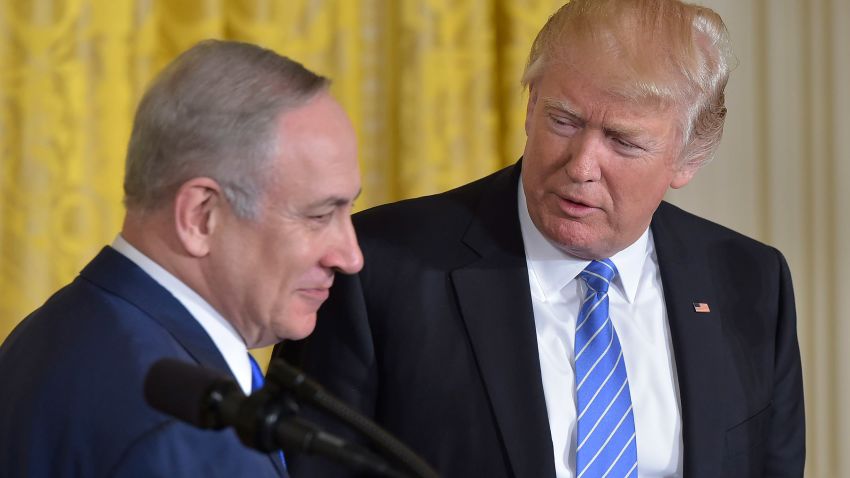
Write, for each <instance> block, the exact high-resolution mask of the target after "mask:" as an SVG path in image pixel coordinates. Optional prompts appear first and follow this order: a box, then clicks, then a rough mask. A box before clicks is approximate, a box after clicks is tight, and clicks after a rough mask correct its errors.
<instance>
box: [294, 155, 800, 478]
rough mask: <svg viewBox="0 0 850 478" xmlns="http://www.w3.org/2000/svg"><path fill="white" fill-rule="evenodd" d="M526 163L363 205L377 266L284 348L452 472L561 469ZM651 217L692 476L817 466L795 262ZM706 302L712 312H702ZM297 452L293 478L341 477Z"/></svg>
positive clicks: (362, 229)
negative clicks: (541, 333)
mask: <svg viewBox="0 0 850 478" xmlns="http://www.w3.org/2000/svg"><path fill="white" fill-rule="evenodd" d="M519 169H520V166H519V165H516V166H514V167H510V168H507V169H505V170H502V171H500V172H497V173H495V174H493V175H491V176H488V177H486V178H484V179H482V180H479V181H476V182H474V183H472V184H469V185H466V186H464V187H461V188H459V189H456V190H453V191H449V192H447V193H444V194H439V195H436V196H431V197H426V198H420V199H415V200H410V201H404V202H401V203H396V204H391V205H387V206H381V207H377V208H374V209H371V210H369V211H365V212H363V213H360V214H358V215H356V217H355V225H356V228H357V233H358V236H359V238H360V243H361V247H362V249H363V252H364V255H365V258H366V262H365V267H364V268H363V270H362V272H361V273H360V274H359V275H357V276H348V277H343V276H340V277H338V279H337V283H336V285H335V286H334V289H333V291H332V293H331V298H330V299H329V301H328V302H327V303H326V304H325V306H323V308H322V309H321V311H320V317H319V320H318V326H317V327H318V328H317V330H316V331H315V332H314V334H313V335H312V336H311V337H310V338H309V341H308V342H307V344H298V343H294V344H289V343H287V344H284V345H283V351H284V354H285V356H287V357H288V358H289V359H291V360H294V361H296V362H301V363H302V366H304V367H305V369H306V371H307V372H308V373H309V374H312V375H313V376H315V377H316V378H317V379H318V380H319V381H320V382H323V383H324V384H326V386H327V388H328V389H329V391H331V392H332V393H335V394H337V395H339V396H341V397H342V398H343V399H345V400H347V401H348V402H349V403H351V404H353V405H354V406H356V407H357V408H359V409H360V410H362V411H364V412H365V413H367V414H368V415H370V416H372V417H375V419H376V420H377V421H378V422H379V423H380V424H382V425H383V426H385V427H386V428H387V429H389V431H390V432H392V433H394V434H396V435H397V436H398V437H400V438H401V439H402V440H403V441H405V442H407V443H408V444H410V445H411V447H412V448H413V449H414V450H416V451H418V452H419V453H420V454H421V455H422V456H423V457H424V458H425V459H426V460H428V461H429V462H430V463H432V464H433V465H434V466H435V467H436V468H437V469H438V471H439V472H440V473H441V476H444V477H457V478H466V477H487V478H499V477H517V478H547V477H554V476H555V471H554V464H553V449H552V442H551V436H550V431H549V423H548V417H547V412H546V406H545V398H544V394H543V387H542V384H541V372H540V364H539V360H538V352H537V343H536V335H535V326H534V320H533V315H532V306H531V297H530V292H529V282H528V272H527V268H526V260H525V253H524V248H523V243H522V235H521V232H520V226H519V221H518V216H517V183H518V177H519ZM651 227H652V231H653V237H654V240H655V246H656V250H657V255H658V261H659V267H660V270H661V278H662V283H663V287H664V299H665V301H666V305H667V314H668V318H669V323H670V331H671V335H672V343H673V349H674V353H675V359H676V369H677V373H678V381H679V389H680V390H679V392H680V398H681V406H682V421H683V431H682V433H683V442H684V473H685V476H686V477H688V478H700V477H706V478H717V477H724V478H731V477H761V476H788V477H800V476H802V469H803V461H804V423H803V392H802V380H801V367H800V358H799V350H798V345H797V336H796V330H795V327H796V323H795V322H796V320H795V312H794V298H793V292H792V289H791V279H790V276H789V272H788V267H787V265H786V263H785V260H784V259H783V257H782V255H781V254H780V253H779V252H778V251H777V250H775V249H773V248H771V247H768V246H765V245H763V244H761V243H758V242H756V241H754V240H751V239H748V238H746V237H744V236H742V235H740V234H738V233H735V232H733V231H731V230H729V229H726V228H723V227H721V226H718V225H716V224H712V223H710V222H708V221H706V220H703V219H700V218H698V217H696V216H693V215H691V214H688V213H686V212H684V211H682V210H680V209H678V208H676V207H674V206H672V205H670V204H667V203H662V204H661V205H660V207H659V208H658V210H657V211H656V213H655V215H654V217H653V220H652V226H651ZM694 302H705V303H707V304H709V307H710V309H711V312H710V313H707V314H706V313H697V312H696V311H695V310H694V305H693V303H694ZM638 439H639V438H638ZM290 461H291V462H292V463H291V468H292V470H293V473H295V474H299V472H304V473H305V476H341V475H339V474H338V473H339V470H330V469H325V468H321V466H324V465H321V466H320V465H319V464H316V463H314V462H311V461H309V460H306V459H303V458H299V457H294V456H293V457H290Z"/></svg>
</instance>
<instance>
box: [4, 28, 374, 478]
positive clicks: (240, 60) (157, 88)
mask: <svg viewBox="0 0 850 478" xmlns="http://www.w3.org/2000/svg"><path fill="white" fill-rule="evenodd" d="M327 84H328V81H327V79H325V78H323V77H321V76H318V75H316V74H314V73H312V72H310V71H309V70H307V69H305V68H304V67H303V66H301V65H300V64H299V63H297V62H295V61H293V60H290V59H288V58H285V57H282V56H280V55H278V54H277V53H275V52H272V51H270V50H267V49H264V48H260V47H258V46H256V45H251V44H247V43H239V42H229V41H213V40H210V41H205V42H201V43H199V44H198V45H196V46H194V47H193V48H191V49H189V50H188V51H186V52H185V53H183V54H182V55H180V56H179V57H178V58H177V59H176V60H175V61H174V62H172V63H171V64H170V65H169V66H168V67H167V68H166V69H165V70H164V71H163V72H162V73H161V74H160V75H159V76H158V78H157V79H156V81H154V83H153V85H152V86H151V87H150V89H149V90H148V91H147V93H145V96H144V97H143V98H142V101H141V103H140V105H139V108H138V110H137V112H136V118H135V122H134V125H133V133H132V136H131V139H130V144H129V147H128V151H127V168H126V175H125V178H124V191H125V203H126V206H127V214H126V216H125V219H124V225H123V228H122V230H121V233H120V234H119V235H118V236H117V237H116V239H115V241H114V242H113V243H112V245H111V246H109V247H105V248H104V249H103V250H102V251H101V252H100V253H99V254H98V255H97V256H96V257H95V258H94V259H93V260H92V261H91V262H90V263H89V264H88V265H87V266H86V267H85V268H84V269H83V270H82V271H81V272H80V275H79V277H77V278H76V279H75V280H74V281H73V282H72V283H71V284H69V285H68V286H66V287H64V288H63V289H61V290H60V291H58V292H57V293H56V294H55V295H54V296H53V297H51V298H50V299H49V300H48V301H47V302H46V303H45V304H44V305H43V306H41V307H40V308H38V309H37V310H36V311H34V312H33V313H32V314H30V315H29V317H27V318H26V319H25V320H24V321H23V322H22V323H21V324H20V325H19V326H18V327H17V328H16V329H15V330H14V331H13V332H12V334H11V335H10V336H9V338H8V339H7V340H6V341H5V342H4V343H3V345H2V347H0V384H2V387H3V391H2V393H0V443H2V446H0V476H3V477H4V478H12V477H28V478H37V477H44V478H59V477H88V478H96V477H110V478H112V477H217V476H218V477H238V476H250V477H258V478H259V477H279V476H286V470H285V463H284V461H283V459H282V456H281V455H280V454H279V453H271V454H266V453H261V452H258V451H254V450H251V449H249V448H247V447H244V446H242V444H241V443H240V442H239V439H238V438H237V436H236V433H235V432H234V430H232V429H225V430H221V431H216V430H201V429H196V428H193V427H192V426H190V425H188V424H185V423H182V422H180V421H178V420H176V419H174V418H172V417H169V416H167V415H165V414H163V413H160V412H158V411H156V410H154V409H153V408H151V407H149V406H148V405H147V404H146V403H145V401H144V398H143V393H142V389H143V383H144V379H145V376H146V374H147V372H148V370H149V368H150V367H151V364H153V363H154V362H156V361H158V360H159V359H162V358H166V357H169V358H174V359H178V360H182V361H185V362H189V363H192V364H196V365H198V366H201V367H204V368H207V369H211V370H214V371H217V372H218V373H219V374H222V375H224V376H225V377H229V378H231V379H233V380H235V381H236V382H237V383H238V384H239V386H240V387H241V389H242V391H243V392H244V393H246V394H247V393H250V392H251V390H252V389H255V388H257V387H259V386H260V385H261V381H262V378H263V376H262V372H261V371H260V369H259V367H258V366H257V364H256V362H253V359H252V358H251V357H250V356H249V355H248V352H247V349H250V348H255V347H263V346H267V345H270V344H274V343H277V342H279V341H281V340H283V339H284V338H303V337H304V336H306V335H308V334H309V333H310V332H311V331H312V330H313V327H314V325H315V320H316V311H317V310H318V308H319V305H321V303H322V302H323V301H324V299H325V298H326V297H327V294H328V289H329V288H330V286H331V283H332V282H333V280H334V273H335V272H344V273H354V272H357V271H358V270H359V269H360V267H361V265H362V262H363V258H362V255H361V254H360V249H359V247H358V245H357V240H356V238H355V235H354V230H353V228H352V225H351V220H350V213H351V206H352V202H353V201H354V198H355V197H356V196H357V195H358V193H359V191H360V177H359V170H358V165H357V154H356V140H355V135H354V130H353V128H352V126H351V123H350V122H349V120H348V117H347V116H346V114H345V113H344V112H343V110H342V108H341V107H340V106H339V104H338V103H337V102H336V101H335V100H334V99H333V98H331V96H330V94H329V93H328V90H327ZM166 392H168V391H166ZM170 392H171V393H173V394H174V395H175V396H176V397H177V396H180V394H181V393H184V391H183V390H181V389H180V387H175V388H174V389H173V390H170ZM177 401H178V402H179V400H177ZM199 413H200V412H199Z"/></svg>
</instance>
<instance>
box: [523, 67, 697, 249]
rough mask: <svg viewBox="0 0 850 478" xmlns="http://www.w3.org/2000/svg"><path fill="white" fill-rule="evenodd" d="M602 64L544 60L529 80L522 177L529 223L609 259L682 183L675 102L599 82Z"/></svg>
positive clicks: (688, 172)
mask: <svg viewBox="0 0 850 478" xmlns="http://www.w3.org/2000/svg"><path fill="white" fill-rule="evenodd" d="M605 73H606V72H605V71H592V69H591V71H588V70H586V69H585V70H581V71H579V70H578V69H577V68H574V67H570V66H568V65H566V64H564V63H552V64H550V65H548V66H547V67H546V69H545V70H544V71H543V72H542V73H541V75H540V76H539V77H538V78H537V79H536V80H535V81H533V82H531V84H530V86H529V100H528V109H527V116H526V123H525V128H526V134H527V137H528V138H527V142H526V146H525V153H524V155H523V163H522V185H523V188H524V191H525V194H526V198H527V202H528V212H529V215H530V216H531V219H532V221H533V223H534V225H535V226H536V227H537V228H538V229H539V230H540V231H541V233H543V235H544V236H546V237H547V238H548V239H549V240H550V241H552V242H554V243H556V244H557V245H558V246H559V247H561V248H562V249H563V250H564V251H566V252H567V253H569V254H571V255H573V256H575V257H580V258H583V259H601V258H606V257H611V256H612V255H614V254H616V253H617V252H619V251H621V250H623V249H625V248H626V247H628V246H629V245H631V244H632V243H633V242H634V241H636V240H637V239H638V238H639V237H640V236H641V235H642V234H643V232H644V231H646V229H647V228H648V227H649V223H650V220H651V219H652V215H653V213H654V212H655V210H656V208H657V207H658V205H659V204H660V202H661V200H662V199H663V197H664V194H665V192H666V191H667V189H668V188H671V187H672V188H680V187H682V186H684V185H686V184H687V183H688V182H689V181H690V179H691V178H692V176H693V174H694V172H695V171H694V170H693V169H689V168H682V167H681V166H680V160H679V159H680V157H681V153H682V139H681V130H680V124H681V118H682V116H681V115H682V112H681V110H680V109H678V108H675V107H672V106H666V107H664V106H659V105H658V104H657V103H651V102H641V101H635V100H628V99H625V98H624V97H622V96H618V95H615V94H612V93H610V92H609V91H607V90H606V89H605V88H604V83H605V78H606V74H605Z"/></svg>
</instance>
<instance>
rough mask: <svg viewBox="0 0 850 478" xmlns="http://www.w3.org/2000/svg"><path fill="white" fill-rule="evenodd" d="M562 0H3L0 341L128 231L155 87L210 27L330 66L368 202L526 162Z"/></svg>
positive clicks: (215, 33)
mask: <svg viewBox="0 0 850 478" xmlns="http://www.w3.org/2000/svg"><path fill="white" fill-rule="evenodd" d="M560 3H562V2H561V0H0V152H2V156H0V340H2V339H4V338H5V337H6V336H7V335H8V334H9V333H10V332H11V330H12V328H13V327H14V326H15V325H16V324H17V323H18V322H19V321H20V320H21V319H22V318H23V317H24V316H25V315H26V314H27V313H28V312H30V311H31V310H33V309H34V308H35V307H37V306H39V305H40V304H41V303H42V302H43V301H44V300H45V299H46V298H47V297H48V296H49V295H50V294H51V293H52V292H54V291H55V290H57V289H58V288H59V287H61V286H62V285H63V284H65V283H67V282H69V281H70V280H71V279H73V277H74V276H75V275H76V274H77V272H78V271H79V270H80V268H81V267H82V266H83V265H84V264H85V263H86V262H88V260H89V259H90V258H91V257H93V256H94V255H95V254H96V253H97V251H98V250H99V249H100V248H101V247H102V246H103V245H104V244H107V243H109V242H110V241H111V240H112V239H113V238H114V236H115V234H116V233H117V232H118V231H119V228H120V222H121V218H122V216H123V207H122V206H121V197H122V190H121V180H122V175H123V164H124V151H125V147H126V143H127V139H128V137H129V132H130V127H131V122H132V114H133V111H134V109H135V105H136V103H137V101H138V100H139V97H140V95H141V94H142V92H143V91H144V88H145V85H146V84H147V83H148V81H150V80H151V78H152V77H153V75H155V74H156V72H157V71H158V70H159V69H160V68H161V67H163V66H164V65H165V64H166V63H167V62H168V61H170V60H171V59H172V58H173V57H174V56H176V55H177V54H178V53H179V52H181V51H182V50H184V49H186V48H188V47H189V46H191V45H192V44H194V43H195V42H197V41H198V40H201V39H204V38H226V39H236V40H243V41H250V42H254V43H258V44H261V45H263V46H266V47H269V48H272V49H274V50H276V51H278V52H280V53H282V54H284V55H287V56H290V57H292V58H295V59H297V60H299V61H301V62H302V63H304V64H305V65H306V66H307V67H308V68H311V69H313V70H315V71H317V72H320V73H322V74H325V75H327V76H330V77H331V78H332V79H333V87H332V89H333V92H334V94H335V95H336V97H337V98H338V99H339V100H340V101H341V103H342V104H343V106H344V107H345V108H346V109H347V110H348V112H349V114H350V115H351V117H352V119H353V121H354V124H355V127H356V129H357V133H358V135H359V139H360V160H361V165H362V172H363V195H362V199H361V200H359V202H358V207H359V208H364V207H368V206H372V205H376V204H380V203H385V202H389V201H393V200H396V199H400V198H404V197H411V196H418V195H423V194H428V193H433V192H438V191H442V190H445V189H448V188H450V187H453V186H456V185H459V184H462V183H464V182H467V181H469V180H471V179H474V178H477V177H480V176H483V175H485V174H486V173H488V172H490V171H494V170H496V169H497V168H499V167H500V166H502V165H505V164H509V163H511V162H513V161H515V160H516V158H517V157H519V155H520V154H521V152H522V145H523V141H524V132H523V127H522V123H523V119H524V106H525V105H524V98H523V93H522V90H521V88H520V86H519V77H520V74H521V72H522V68H523V65H524V62H525V57H526V54H527V52H528V49H529V46H530V44H531V40H532V39H533V37H534V34H535V33H536V32H537V30H538V29H539V28H540V27H541V26H542V24H543V22H545V20H546V18H547V17H548V15H550V14H551V13H552V12H553V11H554V10H555V9H556V8H557V6H559V5H560Z"/></svg>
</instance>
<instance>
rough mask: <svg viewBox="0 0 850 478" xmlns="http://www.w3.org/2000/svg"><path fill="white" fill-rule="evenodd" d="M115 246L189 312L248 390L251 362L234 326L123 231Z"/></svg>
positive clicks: (114, 247) (115, 241)
mask: <svg viewBox="0 0 850 478" xmlns="http://www.w3.org/2000/svg"><path fill="white" fill-rule="evenodd" d="M112 248H113V249H115V250H116V251H118V252H120V253H121V254H123V255H124V256H126V257H127V258H128V259H130V260H131V261H133V263H135V264H136V265H137V266H139V267H140V268H141V269H142V270H143V271H145V273H147V274H148V275H149V276H151V278H153V280H155V281H156V282H157V283H158V284H159V285H161V286H162V287H163V288H164V289H165V290H167V291H168V292H170V293H171V295H173V296H174V298H176V299H177V300H178V301H179V302H180V303H181V304H182V305H183V307H185V308H186V310H188V311H189V313H190V314H191V315H192V317H194V318H195V320H197V321H198V323H199V324H200V325H201V327H202V328H203V329H204V330H205V331H206V333H207V335H209V336H210V338H211V339H212V341H213V343H214V344H215V345H216V347H217V348H218V350H219V351H220V352H221V354H222V355H223V356H224V360H225V362H227V365H228V366H229V367H230V369H231V371H232V372H233V375H234V376H235V377H236V379H237V381H238V382H239V385H240V387H241V388H242V390H243V391H244V392H245V393H249V392H250V391H251V364H250V362H249V361H248V349H247V347H246V346H245V341H244V340H243V339H242V336H241V335H239V333H238V332H237V331H236V329H235V328H234V327H233V325H232V324H231V323H230V322H228V321H227V319H225V318H224V317H223V316H222V315H221V314H219V313H218V311H217V310H215V308H213V306H211V305H210V304H209V302H207V301H206V300H204V298H203V297H201V296H200V295H198V293H197V292H195V291H194V290H192V289H191V288H190V287H189V286H187V285H186V284H185V283H184V282H183V281H181V280H180V279H178V278H177V277H175V276H174V275H173V274H171V273H170V272H168V271H167V270H165V268H163V267H162V266H160V265H159V264H157V263H156V262H154V261H153V260H152V259H151V258H149V257H148V256H146V255H145V254H143V253H142V252H141V251H140V250H138V249H136V248H135V247H134V246H133V245H132V244H130V243H129V242H127V240H126V239H124V237H122V236H121V235H120V234H119V235H118V236H117V237H116V238H115V240H114V241H113V242H112Z"/></svg>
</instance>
